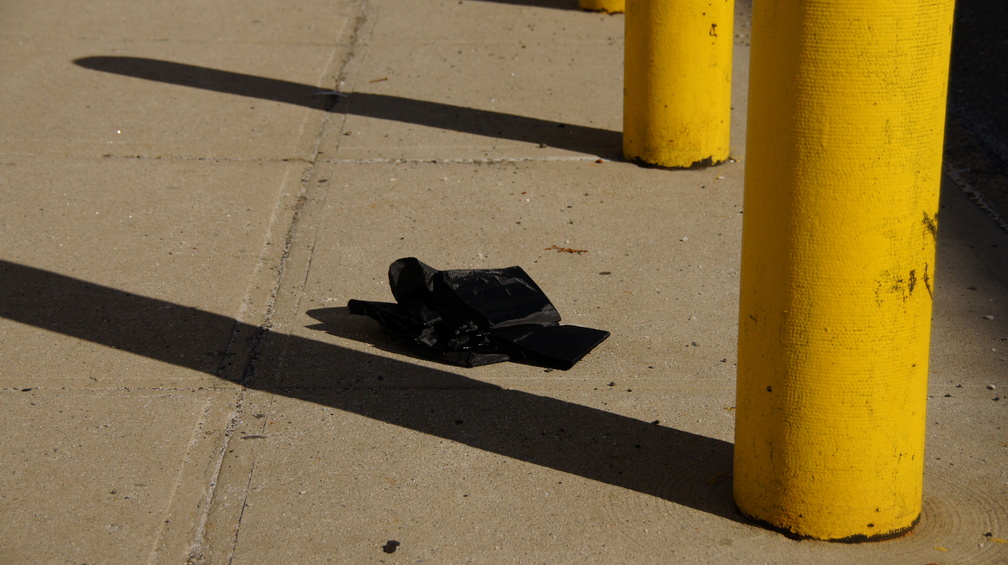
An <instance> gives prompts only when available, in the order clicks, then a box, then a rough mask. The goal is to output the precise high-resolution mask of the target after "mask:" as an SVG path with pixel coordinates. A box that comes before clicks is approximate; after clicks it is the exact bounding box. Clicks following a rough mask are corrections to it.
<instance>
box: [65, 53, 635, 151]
mask: <svg viewBox="0 0 1008 565" xmlns="http://www.w3.org/2000/svg"><path fill="white" fill-rule="evenodd" d="M74 63H75V64H77V65H79V66H81V67H84V68H86V69H92V70H96V71H103V72H106V73H112V74H118V75H124V76H129V77H134V78H140V79H145V80H151V81H155V82H163V83H166V84H176V85H181V86H188V87H192V88H199V89H203V90H210V91H214V92H221V93H226V94H234V95H238V96H247V97H250V98H259V99H262V100H271V101H274V102H282V103H285V104H295V105H298V106H305V107H308V108H314V109H317V110H326V111H330V112H339V113H348V114H354V115H359V116H367V117H371V118H380V119H383V120H394V121H399V122H405V123H412V124H418V125H422V126H428V127H433V128H440V129H447V130H454V131H458V132H462V133H470V134H475V135H483V136H488V137H495V138H500V139H510V140H513V141H522V142H528V143H530V144H531V143H537V144H541V145H543V146H550V147H557V148H560V149H567V150H570V151H578V152H584V153H590V154H593V155H598V156H600V157H604V158H607V159H610V160H619V159H621V158H622V149H621V143H622V141H621V139H622V137H621V134H620V132H616V131H611V130H605V129H599V128H593V127H587V126H578V125H573V124H564V123H558V122H552V121H549V120H541V119H538V118H529V117H526V116H517V115H514V114H505V113H503V112H495V111H491V110H478V109H475V108H466V107H463V106H453V105H451V104H442V103H440V102H429V101H425V100H415V99H410V98H402V97H399V96H389V95H386V94H372V93H367V92H354V93H352V94H348V95H347V99H346V100H345V101H343V100H340V98H342V97H341V96H336V95H333V94H326V93H324V92H323V91H321V90H320V89H319V88H318V87H317V86H312V85H308V84H300V83H296V82H289V81H285V80H278V79H273V78H266V77H259V76H254V75H247V74H242V73H235V72H231V71H223V70H219V69H211V68H207V67H200V66H196V65H188V64H185V63H175V62H171V61H161V60H158V59H146V58H142V57H117V56H96V57H84V58H81V59H76V60H75V61H74Z"/></svg>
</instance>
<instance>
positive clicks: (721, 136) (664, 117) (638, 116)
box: [623, 0, 734, 168]
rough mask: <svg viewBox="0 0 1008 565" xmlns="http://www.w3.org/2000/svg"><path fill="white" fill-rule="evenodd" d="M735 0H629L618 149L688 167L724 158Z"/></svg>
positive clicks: (647, 161)
mask: <svg viewBox="0 0 1008 565" xmlns="http://www.w3.org/2000/svg"><path fill="white" fill-rule="evenodd" d="M733 5H734V2H733V0H674V1H673V0H630V2H629V3H628V6H627V12H626V23H625V26H626V39H625V42H626V50H625V53H624V57H625V60H624V65H623V73H624V79H623V155H624V157H626V158H627V159H628V160H631V161H635V162H637V163H640V164H644V165H656V166H660V167H672V168H688V167H697V166H708V165H715V164H717V163H720V162H722V161H724V160H725V159H727V158H728V150H729V146H728V143H729V129H730V127H729V126H730V121H731V70H732V41H733V39H732V37H733V35H732V28H733V26H732V23H733V14H732V12H733V9H734V8H733Z"/></svg>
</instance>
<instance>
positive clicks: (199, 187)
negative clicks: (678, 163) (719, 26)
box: [0, 0, 1008, 564]
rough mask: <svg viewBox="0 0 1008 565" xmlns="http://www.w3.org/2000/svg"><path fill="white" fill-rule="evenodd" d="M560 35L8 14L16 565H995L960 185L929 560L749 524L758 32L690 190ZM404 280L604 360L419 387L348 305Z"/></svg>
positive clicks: (585, 22)
mask: <svg viewBox="0 0 1008 565" xmlns="http://www.w3.org/2000/svg"><path fill="white" fill-rule="evenodd" d="M575 5H576V2H573V1H566V0H565V1H560V0H524V1H523V0H497V1H493V0H430V1H425V2H416V1H410V0H336V1H332V0H330V1H327V2H320V1H317V0H308V1H303V2H296V3H289V2H274V1H267V2H257V3H250V2H242V1H239V0H221V1H220V2H214V3H206V2H182V3H178V2H167V3H166V2H146V1H137V0H131V1H129V2H126V1H123V0H105V1H103V2H100V3H93V4H81V3H71V2H68V1H66V0H40V1H36V2H26V1H24V0H14V1H11V2H6V3H5V4H4V5H3V6H2V7H0V123H2V124H3V126H4V127H3V128H2V130H0V344H2V345H0V366H2V367H3V370H2V371H0V457H2V461H3V465H2V471H0V562H2V563H78V564H79V563H89V564H98V563H142V562H150V563H168V564H174V563H186V562H189V563H210V564H217V563H235V564H239V563H241V564H253V563H327V562H334V563H407V562H409V563H414V562H426V563H460V562H475V563H497V562H518V563H585V562H588V563H617V562H618V563H623V562H626V563H631V562H632V563H721V562H744V563H811V562H814V563H845V564H846V563H879V562H885V563H913V564H923V563H950V564H951V563H1005V562H1008V543H1006V542H1005V540H1006V539H1008V434H1006V431H1005V428H1006V424H1008V421H1006V412H1005V410H1006V407H1008V398H1004V397H1003V395H1004V393H1005V391H1006V390H1008V378H1006V377H1008V303H1006V299H1008V234H1006V233H1005V232H1004V231H1002V230H1000V229H999V228H998V227H997V226H996V225H995V224H994V222H993V221H992V220H991V219H990V218H989V217H988V216H986V215H985V214H984V213H983V212H982V211H980V210H978V209H977V208H976V207H975V206H974V205H973V204H972V203H971V202H970V201H969V199H968V198H967V197H966V195H964V194H963V192H962V191H961V190H960V189H959V188H958V187H957V186H955V185H954V184H953V183H951V182H950V183H948V185H947V186H946V187H945V190H944V193H943V198H944V200H943V205H942V212H941V222H942V223H941V228H940V237H939V267H938V273H937V279H936V288H935V296H934V298H935V321H934V338H933V347H932V360H931V387H930V388H931V391H930V394H931V398H930V401H929V408H928V409H929V414H928V445H927V450H928V451H927V463H926V476H925V501H924V514H923V517H922V519H921V522H920V524H919V525H918V526H917V528H916V529H915V530H914V531H913V532H912V533H911V534H909V535H907V536H905V537H903V538H901V539H897V540H892V541H887V542H880V543H872V544H863V545H842V544H831V543H821V542H811V541H802V542H798V541H792V540H790V539H788V538H786V537H784V536H782V535H780V534H777V533H774V532H771V531H768V530H765V529H762V528H760V527H757V526H753V525H750V524H748V523H746V522H745V521H744V520H743V519H742V518H741V517H740V516H739V515H737V513H736V512H735V510H734V508H733V506H732V503H731V493H730V488H731V453H732V445H731V441H732V434H733V412H732V409H733V403H734V377H735V374H734V371H735V366H734V362H735V339H736V337H735V332H736V320H735V318H736V315H737V307H738V306H737V291H738V287H737V284H738V283H737V281H738V255H739V239H740V228H741V219H742V210H741V202H742V199H741V197H742V173H743V168H744V165H745V147H744V143H743V142H744V139H745V136H744V134H745V93H746V88H745V84H746V78H747V70H748V69H747V61H748V24H747V22H748V4H747V2H745V1H744V0H740V1H739V2H738V8H737V12H738V18H737V22H736V39H735V61H736V65H735V89H734V92H735V94H734V100H735V103H734V109H735V113H734V115H733V139H734V140H735V142H734V147H735V149H734V151H733V154H734V155H735V159H734V160H733V162H731V163H728V164H725V165H723V166H719V167H715V168H709V169H706V170H696V171H676V172H672V171H662V170H654V169H643V168H640V167H637V166H635V165H632V164H628V163H623V162H620V161H619V160H618V157H619V154H620V133H619V131H620V127H621V105H622V98H621V97H622V92H621V88H622V87H621V84H622V37H623V18H622V16H605V15H601V14H591V13H582V12H579V11H577V10H575V9H573V7H574V6H575ZM333 89H337V90H339V91H340V92H343V93H348V94H349V96H346V97H340V96H335V95H332V94H329V93H327V91H332V90H333ZM553 246H558V247H562V248H572V249H579V250H585V251H586V252H584V253H565V252H558V251H557V250H555V249H551V248H552V247H553ZM405 256H416V257H418V258H420V259H421V260H423V261H425V262H427V263H429V264H431V265H432V266H434V267H436V268H442V269H448V268H475V267H505V266H510V265H521V266H522V267H524V268H525V269H526V271H528V273H529V274H530V275H531V276H532V277H533V278H534V279H535V280H536V282H537V283H539V285H540V286H541V287H542V288H543V290H544V291H545V292H546V293H547V295H548V296H549V297H550V299H551V300H552V301H553V303H554V304H555V305H556V307H557V309H558V310H559V311H560V313H561V314H562V315H563V317H564V321H565V322H566V323H573V324H579V325H584V326H590V327H597V328H602V329H606V330H608V331H610V332H612V337H610V338H609V339H608V340H607V341H606V342H604V343H603V344H602V345H601V346H599V347H598V348H597V349H596V350H595V351H594V352H592V353H591V354H590V355H589V356H588V357H586V358H585V359H584V360H583V361H581V363H579V364H578V365H577V366H575V367H574V369H572V370H570V371H566V372H560V371H546V370H543V369H541V368H536V367H532V366H526V365H519V364H513V363H504V364H498V365H491V366H486V367H481V368H476V369H460V368H454V367H449V366H444V365H440V364H436V363H431V362H427V361H422V360H418V359H416V358H415V357H413V356H411V355H409V354H408V353H407V352H406V351H405V350H404V349H402V348H400V347H399V346H397V345H396V344H393V343H391V342H389V341H388V340H387V339H386V338H385V337H384V336H383V335H382V334H381V333H380V331H379V330H378V328H377V325H376V324H374V323H373V322H372V321H371V320H369V319H366V318H362V317H357V316H351V315H350V314H349V313H348V312H347V310H346V309H345V306H346V303H347V300H349V299H351V298H360V299H367V300H391V295H390V293H389V289H388V283H387V280H386V270H387V268H388V265H389V263H391V262H392V261H394V260H395V259H398V258H400V257H405ZM390 540H394V541H395V542H397V543H398V545H395V544H392V543H391V541H390ZM392 550H394V552H392V553H389V551H392Z"/></svg>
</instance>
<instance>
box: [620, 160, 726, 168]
mask: <svg viewBox="0 0 1008 565" xmlns="http://www.w3.org/2000/svg"><path fill="white" fill-rule="evenodd" d="M627 161H629V162H631V163H633V164H635V165H637V166H640V167H644V168H647V169H665V170H667V171H683V170H695V169H706V168H707V167H716V166H718V165H720V164H722V163H724V162H726V161H728V159H721V160H718V161H715V160H714V157H713V156H711V157H704V158H703V159H700V160H699V161H694V162H693V163H691V164H689V165H685V166H676V165H662V164H659V163H650V162H648V161H645V160H644V159H643V158H642V157H630V158H628V159H627Z"/></svg>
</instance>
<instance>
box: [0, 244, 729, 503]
mask: <svg viewBox="0 0 1008 565" xmlns="http://www.w3.org/2000/svg"><path fill="white" fill-rule="evenodd" d="M337 314H338V313H337ZM0 317H3V318H6V319H8V320H12V321H15V322H19V323H22V324H27V325H30V326H34V327H36V328H42V329H45V330H49V331H53V332H56V333H58V334H62V335H64V336H71V337H74V338H77V339H81V340H86V341H89V342H92V343H97V344H100V345H103V346H106V347H110V348H114V349H118V350H121V351H124V352H128V353H133V354H136V355H141V356H144V357H146V358H148V359H151V360H155V361H161V362H165V363H171V364H174V365H178V366H182V367H186V368H189V369H193V370H196V371H200V372H203V373H208V374H211V375H216V376H218V377H219V376H220V374H222V372H223V371H222V368H223V367H224V366H225V365H226V362H225V361H223V359H225V358H227V356H228V355H229V352H227V351H223V352H221V351H217V352H213V351H207V343H208V342H211V343H212V342H213V341H226V340H227V336H231V335H232V333H233V332H236V331H249V330H251V331H252V333H257V334H258V336H259V343H258V344H257V347H256V348H255V351H254V352H253V354H252V355H251V356H250V359H253V360H255V359H258V361H259V364H258V367H257V368H256V369H254V370H252V371H250V373H251V374H249V375H246V378H245V379H243V380H244V381H245V382H243V383H242V384H244V385H245V386H247V387H249V388H252V389H257V390H261V391H264V392H267V393H271V394H277V395H283V396H287V397H290V398H296V399H299V400H303V401H306V402H313V403H318V404H322V405H325V406H329V407H332V408H335V409H339V410H344V411H347V412H350V413H353V414H357V415H360V416H363V417H366V418H370V419H373V420H376V421H379V422H384V423H387V424H392V425H396V426H401V427H404V428H407V429H411V430H415V431H418V432H422V433H425V434H430V435H433V436H437V437H440V438H444V439H447V440H451V441H454V442H458V443H461V444H464V445H468V446H470V447H473V448H476V449H480V450H484V451H487V452H490V453H496V454H499V455H503V456H506V457H510V458H513V459H516V460H519V461H524V462H527V463H530V464H534V465H539V466H542V467H546V468H549V469H554V470H556V471H560V472H563V473H569V474H572V475H576V476H579V477H584V478H587V479H591V480H594V481H599V482H602V483H606V484H610V485H614V486H619V487H623V488H626V489H630V490H633V491H636V492H639V493H643V494H647V495H651V496H655V497H659V498H662V499H665V500H668V501H670V502H673V503H676V504H680V505H683V506H687V507H690V508H694V509H696V510H700V511H703V512H707V513H710V514H714V515H717V516H721V517H723V518H727V519H730V520H734V521H739V522H743V519H742V518H741V517H740V516H739V515H738V514H737V513H736V510H735V508H734V506H733V504H732V501H731V492H730V490H731V484H730V483H731V480H730V473H731V457H732V446H731V444H730V443H728V442H725V441H721V440H717V439H712V438H709V437H705V436H701V435H697V434H693V433H690V432H685V431H681V430H676V429H673V428H669V427H665V426H662V425H658V424H652V423H649V422H644V421H641V420H637V419H634V418H630V417H627V416H621V415H618V414H613V413H610V412H606V411H603V410H599V409H596V408H591V407H588V406H583V405H580V404H576V403H572V402H566V401H563V400H558V399H556V398H552V397H549V396H542V395H536V394H530V393H527V392H522V391H516V390H507V389H503V388H500V387H498V386H495V385H491V384H487V383H484V382H481V381H479V380H478V379H476V378H469V377H464V376H461V375H458V374H455V373H451V372H448V371H443V370H440V369H434V368H430V367H425V366H421V365H416V364H412V363H406V362H402V361H399V360H396V359H391V358H387V357H382V356H377V355H373V354H370V353H365V352H361V351H355V350H352V349H348V348H345V347H340V346H338V345H334V344H332V343H326V342H322V341H316V340H312V339H306V338H304V337H300V336H295V335H283V334H270V333H269V332H261V331H256V330H258V328H251V327H249V326H247V325H245V324H242V323H240V322H236V321H235V320H233V319H231V318H228V317H226V316H221V315H219V314H214V313H211V312H206V311H202V310H198V309H194V308H187V307H183V306H179V305H176V304H172V303H170V302H165V301H162V300H158V299H155V298H149V297H145V296H140V295H136V294H132V293H129V292H124V291H121V290H117V289H113V288H109V287H106V286H101V285H97V284H93V283H89V282H85V281H82V280H79V279H75V278H72V277H68V276H65V275H60V274H57V273H53V272H50V271H46V270H42V269H37V268H34V267H29V266H25V265H20V264H17V263H12V262H8V261H2V260H0ZM335 322H337V319H336V318H330V319H329V324H327V325H330V324H332V323H335ZM242 362H243V363H244V362H248V363H249V364H250V365H255V362H254V361H242ZM474 372H475V371H474ZM378 439H380V438H378Z"/></svg>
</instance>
